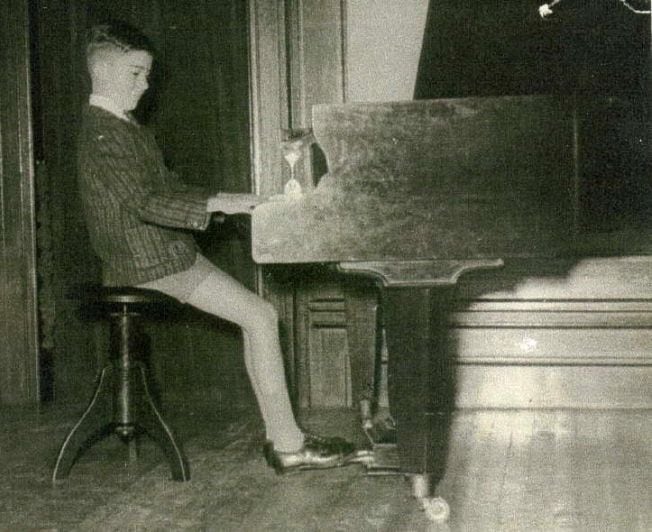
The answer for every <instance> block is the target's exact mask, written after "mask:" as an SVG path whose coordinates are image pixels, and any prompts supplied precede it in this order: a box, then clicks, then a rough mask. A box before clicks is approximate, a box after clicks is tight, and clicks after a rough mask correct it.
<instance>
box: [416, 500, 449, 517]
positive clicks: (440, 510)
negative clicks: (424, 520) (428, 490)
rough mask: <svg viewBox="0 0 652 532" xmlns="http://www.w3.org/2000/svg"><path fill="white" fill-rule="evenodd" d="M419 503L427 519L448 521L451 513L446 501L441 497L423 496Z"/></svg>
mask: <svg viewBox="0 0 652 532" xmlns="http://www.w3.org/2000/svg"><path fill="white" fill-rule="evenodd" d="M421 504H422V506H423V510H424V511H425V512H426V515H427V516H428V519H430V521H433V522H435V523H443V522H445V521H448V518H449V517H450V515H451V509H450V507H449V506H448V503H447V502H446V501H445V500H444V499H442V498H441V497H432V498H428V497H426V498H423V499H421Z"/></svg>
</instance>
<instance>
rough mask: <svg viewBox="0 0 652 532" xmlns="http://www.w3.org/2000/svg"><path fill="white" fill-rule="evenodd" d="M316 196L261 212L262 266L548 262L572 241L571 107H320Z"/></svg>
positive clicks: (255, 239)
mask: <svg viewBox="0 0 652 532" xmlns="http://www.w3.org/2000/svg"><path fill="white" fill-rule="evenodd" d="M313 131H314V134H315V137H316V139H317V142H318V143H319V145H320V146H321V148H322V150H323V151H324V153H325V155H326V158H327V161H328V168H329V171H328V173H327V174H326V175H325V176H324V177H323V178H322V179H321V181H320V183H319V184H318V186H317V187H316V188H315V190H314V191H311V192H308V193H306V194H305V195H304V196H303V197H301V198H300V199H297V200H287V201H279V202H270V203H266V204H263V205H260V206H258V207H257V208H256V209H255V210H254V212H253V216H252V251H253V258H254V260H255V261H256V262H258V263H305V262H340V261H370V260H419V259H468V258H491V257H506V256H552V255H555V254H559V253H562V252H563V251H564V249H566V248H567V243H568V240H569V238H571V237H572V235H573V225H574V224H573V201H574V189H575V187H574V181H575V169H574V164H575V163H574V151H575V150H574V134H573V119H572V112H571V110H570V106H567V105H566V104H565V103H564V102H562V101H560V100H559V99H556V98H553V97H547V96H525V97H504V96H502V97H495V98H460V99H445V100H425V101H424V100H421V101H406V102H393V103H354V104H335V105H318V106H315V107H314V109H313Z"/></svg>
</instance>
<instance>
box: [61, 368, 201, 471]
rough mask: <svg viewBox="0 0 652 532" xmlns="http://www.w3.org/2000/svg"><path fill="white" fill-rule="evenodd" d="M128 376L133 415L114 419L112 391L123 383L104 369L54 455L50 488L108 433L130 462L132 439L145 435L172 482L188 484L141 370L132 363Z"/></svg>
mask: <svg viewBox="0 0 652 532" xmlns="http://www.w3.org/2000/svg"><path fill="white" fill-rule="evenodd" d="M128 373H129V375H128V376H127V378H128V380H129V381H130V389H131V391H132V392H133V393H134V395H136V396H140V397H139V399H140V400H138V401H135V402H132V403H131V405H132V408H133V410H134V411H133V413H131V412H128V413H127V415H126V416H125V415H122V416H115V418H114V415H113V414H114V395H113V390H114V389H115V386H116V385H119V382H120V381H121V380H122V379H124V375H120V372H119V371H118V370H116V368H115V367H114V366H113V365H107V366H105V367H104V369H102V372H101V374H100V377H99V381H98V384H97V387H96V389H95V393H94V394H93V398H92V399H91V401H90V404H89V405H88V407H87V408H86V411H85V412H84V413H83V414H82V416H81V418H80V419H79V421H78V422H77V423H76V424H75V426H74V427H73V428H72V429H71V431H70V432H69V433H68V435H67V437H66V439H65V440H64V442H63V444H62V446H61V450H60V451H59V454H58V455H57V461H56V464H55V466H54V471H53V473H52V483H53V484H56V483H57V482H59V481H61V480H64V479H65V478H67V477H68V475H69V473H70V469H71V468H72V466H73V464H74V462H75V460H76V459H77V457H78V456H79V455H81V454H82V453H83V452H84V451H85V450H86V449H88V448H89V447H90V446H91V445H93V443H95V442H97V441H99V440H100V439H102V438H104V437H106V436H109V435H110V434H112V433H115V434H117V435H118V436H119V437H120V438H121V439H122V440H124V441H126V442H127V443H128V444H129V457H130V460H133V459H135V445H134V444H135V442H134V441H133V438H134V437H135V436H136V435H137V434H138V433H140V432H145V433H147V434H148V435H149V436H150V437H151V438H152V439H153V440H154V441H155V442H156V443H157V444H158V445H159V446H160V447H161V448H162V449H163V451H164V452H165V455H166V457H167V459H168V462H169V465H170V469H171V470H172V479H173V480H176V481H180V482H183V481H187V480H190V471H189V469H188V465H187V461H186V459H185V457H184V455H183V452H182V450H181V447H180V445H179V444H178V443H177V442H176V440H175V437H174V435H173V434H172V431H171V430H170V428H169V427H168V425H167V424H166V423H165V421H164V420H163V417H162V416H161V414H160V413H159V411H158V409H157V408H156V405H155V404H154V401H153V399H152V396H151V394H150V391H149V388H148V386H147V378H146V374H145V369H144V367H143V366H142V364H140V363H134V364H132V366H131V367H130V368H129V370H128ZM116 419H118V422H116ZM107 420H111V421H107ZM123 421H127V422H126V423H125V422H123Z"/></svg>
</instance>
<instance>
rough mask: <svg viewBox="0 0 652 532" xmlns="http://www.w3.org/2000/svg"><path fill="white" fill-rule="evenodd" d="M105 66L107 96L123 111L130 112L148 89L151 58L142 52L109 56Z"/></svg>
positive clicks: (135, 51) (134, 51)
mask: <svg viewBox="0 0 652 532" xmlns="http://www.w3.org/2000/svg"><path fill="white" fill-rule="evenodd" d="M111 55H112V58H111V61H110V62H109V63H108V64H107V65H106V75H107V83H106V89H107V94H106V96H108V97H109V98H111V100H113V102H114V103H116V104H118V105H119V106H120V108H121V109H122V110H124V111H132V110H133V109H135V108H136V106H137V105H138V101H139V100H140V98H141V96H142V95H143V94H144V93H145V91H146V90H147V88H148V87H149V83H148V81H147V78H148V76H149V73H150V71H151V69H152V56H151V55H150V54H149V53H148V52H145V51H143V50H133V51H130V52H126V53H122V52H120V53H115V54H111Z"/></svg>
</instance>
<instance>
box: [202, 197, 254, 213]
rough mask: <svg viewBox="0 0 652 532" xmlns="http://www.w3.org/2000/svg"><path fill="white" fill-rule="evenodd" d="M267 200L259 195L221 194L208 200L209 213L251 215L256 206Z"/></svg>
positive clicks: (207, 208)
mask: <svg viewBox="0 0 652 532" xmlns="http://www.w3.org/2000/svg"><path fill="white" fill-rule="evenodd" d="M265 201H266V198H264V197H263V196H258V195H257V194H229V193H219V194H216V195H215V196H213V197H211V198H209V199H208V204H207V207H206V210H207V211H208V212H223V213H224V214H250V213H251V211H253V210H254V208H255V207H256V205H260V204H261V203H264V202H265Z"/></svg>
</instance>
